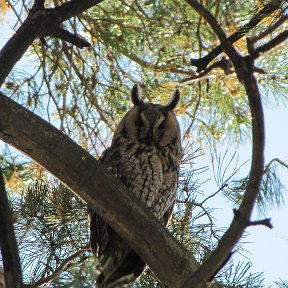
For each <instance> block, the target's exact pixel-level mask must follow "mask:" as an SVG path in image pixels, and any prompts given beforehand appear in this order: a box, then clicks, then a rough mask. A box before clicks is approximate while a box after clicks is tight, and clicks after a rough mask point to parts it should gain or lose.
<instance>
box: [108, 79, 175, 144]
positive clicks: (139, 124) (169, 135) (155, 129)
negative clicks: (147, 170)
mask: <svg viewBox="0 0 288 288" xmlns="http://www.w3.org/2000/svg"><path fill="white" fill-rule="evenodd" d="M131 99H132V102H133V104H134V107H133V108H132V109H131V110H130V111H128V112H127V114H126V115H125V116H124V118H123V119H122V121H121V122H120V124H119V125H118V127H117V129H116V131H115V135H114V138H113V140H114V139H117V138H118V137H119V136H120V137H121V136H128V137H129V138H131V139H134V140H135V141H139V142H142V143H145V144H147V145H155V146H162V147H165V146H169V145H170V144H172V145H175V144H176V143H177V142H180V138H181V136H180V128H179V124H178V121H177V119H176V116H175V114H174V112H173V109H174V108H175V107H176V105H177V104H178V102H179V100H180V93H179V91H178V90H176V91H175V92H174V93H173V95H172V97H171V99H170V102H169V103H168V104H167V105H165V106H163V105H160V104H152V103H144V102H143V100H142V99H141V88H140V86H139V85H138V84H136V85H135V86H134V87H133V89H132V93H131Z"/></svg>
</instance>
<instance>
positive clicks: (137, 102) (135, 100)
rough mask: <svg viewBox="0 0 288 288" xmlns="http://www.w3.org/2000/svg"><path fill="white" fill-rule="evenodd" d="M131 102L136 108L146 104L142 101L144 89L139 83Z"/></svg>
mask: <svg viewBox="0 0 288 288" xmlns="http://www.w3.org/2000/svg"><path fill="white" fill-rule="evenodd" d="M131 100H132V102H133V104H134V106H138V105H142V104H143V103H144V101H143V100H142V89H141V87H140V85H139V84H138V83H136V84H135V85H134V86H133V88H132V91H131Z"/></svg>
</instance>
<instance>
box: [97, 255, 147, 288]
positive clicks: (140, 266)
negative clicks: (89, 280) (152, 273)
mask: <svg viewBox="0 0 288 288" xmlns="http://www.w3.org/2000/svg"><path fill="white" fill-rule="evenodd" d="M112 261H113V260H112ZM118 264H119V263H118ZM145 267H146V264H145V263H144V262H143V261H142V259H141V258H140V257H139V256H138V255H137V254H136V253H135V252H134V251H130V252H129V253H128V254H127V255H126V256H125V258H124V260H123V261H122V263H121V264H120V265H119V266H118V267H117V268H116V269H114V270H113V271H105V270H104V271H103V272H102V274H101V275H100V276H99V278H98V279H97V283H96V287H97V288H120V287H130V285H129V284H131V283H132V282H134V281H135V280H136V279H137V278H138V277H139V276H140V275H141V274H142V273H143V271H144V270H145ZM107 270H109V269H107Z"/></svg>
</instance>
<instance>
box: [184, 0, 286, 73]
mask: <svg viewBox="0 0 288 288" xmlns="http://www.w3.org/2000/svg"><path fill="white" fill-rule="evenodd" d="M186 2H187V3H188V4H190V2H194V1H189V0H186ZM282 3H283V1H281V0H272V1H270V2H269V3H268V4H267V5H265V6H264V7H263V8H262V9H261V10H260V11H259V12H258V13H257V14H255V15H254V16H253V17H252V18H251V20H250V21H249V22H248V23H247V24H245V25H243V26H242V27H241V28H239V29H238V30H237V31H236V32H235V33H234V34H232V35H231V36H229V37H228V41H229V42H230V43H234V42H236V41H238V40H239V39H240V38H242V37H243V36H244V35H246V34H247V33H248V32H249V31H250V30H251V29H253V28H254V27H256V26H257V25H258V24H259V23H260V22H261V21H262V20H263V19H264V18H265V17H266V16H267V15H271V13H273V12H275V11H276V10H278V9H280V8H281V5H282ZM190 5H191V4H190ZM211 16H212V15H211ZM212 17H213V16H212ZM213 18H214V17H213ZM206 20H207V19H206ZM215 21H216V20H215ZM213 29H214V27H213ZM225 49H226V47H225V44H223V43H221V44H220V45H218V46H217V47H215V48H214V49H213V50H212V51H211V52H210V53H209V54H207V55H206V56H204V57H202V58H200V59H191V64H192V65H193V66H196V67H197V68H198V72H200V71H202V70H204V69H206V67H207V66H208V64H209V63H210V62H211V61H212V60H213V59H214V58H215V57H217V56H218V55H219V54H221V53H222V52H223V51H224V50H225Z"/></svg>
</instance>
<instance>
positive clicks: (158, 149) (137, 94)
mask: <svg viewBox="0 0 288 288" xmlns="http://www.w3.org/2000/svg"><path fill="white" fill-rule="evenodd" d="M131 99H132V102H133V104H134V107H133V108H132V109H131V110H130V111H128V112H127V113H126V115H125V116H124V117H123V119H122V120H121V122H120V123H119V125H118V127H117V128H116V131H115V134H114V136H113V139H112V144H111V147H110V148H108V149H107V150H106V151H104V153H103V155H102V156H101V161H102V163H103V164H104V165H105V166H106V168H107V169H108V170H110V171H111V172H112V173H113V174H114V175H115V176H116V177H117V178H119V179H120V180H121V181H122V182H123V183H124V184H125V185H126V186H127V187H128V188H129V189H130V190H131V191H132V192H133V193H134V194H136V196H137V197H139V199H141V201H142V202H143V203H144V204H145V205H146V206H148V207H149V208H150V209H151V211H152V212H153V213H154V215H155V216H156V217H157V218H158V219H159V221H161V222H162V223H163V224H164V225H166V224H167V222H168V219H169V217H170V215H171V213H172V209H173V205H174V202H175V197H176V191H177V186H178V177H179V166H180V162H181V158H182V148H181V133H180V127H179V124H178V122H177V119H176V116H175V114H174V112H173V109H174V108H175V107H176V106H177V104H178V102H179V100H180V93H179V91H178V90H176V91H175V92H174V93H173V95H172V96H171V99H170V101H169V103H168V104H167V105H165V106H163V105H159V104H153V103H145V102H144V101H143V100H142V98H141V88H140V86H139V85H138V84H136V85H134V87H133V89H132V92H131ZM89 220H90V244H91V249H92V252H93V253H94V254H95V255H96V257H97V258H99V260H100V262H101V266H102V270H103V271H102V273H101V275H100V277H99V279H98V280H97V284H96V285H97V287H107V288H108V287H109V288H110V287H130V286H127V285H128V284H129V283H131V282H132V281H135V279H136V278H137V277H138V276H140V275H141V273H142V272H143V271H144V269H145V267H146V264H145V263H144V262H143V261H142V259H141V258H140V257H139V256H138V255H137V254H136V253H135V252H134V251H133V249H132V248H131V247H130V246H129V245H128V244H127V243H126V242H125V241H124V240H122V238H121V237H120V236H119V235H118V234H117V233H116V232H115V231H114V230H113V229H112V228H111V227H110V226H109V225H107V224H106V223H105V221H104V220H103V219H102V218H101V217H100V216H99V215H97V213H96V212H94V211H90V212H89ZM125 285H126V286H125Z"/></svg>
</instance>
